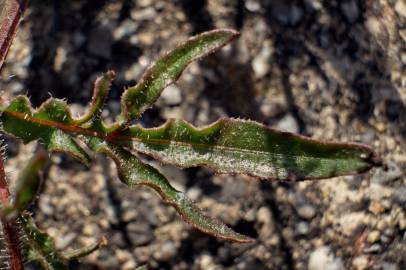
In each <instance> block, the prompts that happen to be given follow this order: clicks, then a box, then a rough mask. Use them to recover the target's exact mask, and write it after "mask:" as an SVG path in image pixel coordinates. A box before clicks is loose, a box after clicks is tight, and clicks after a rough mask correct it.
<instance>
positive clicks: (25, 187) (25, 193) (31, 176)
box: [12, 150, 48, 213]
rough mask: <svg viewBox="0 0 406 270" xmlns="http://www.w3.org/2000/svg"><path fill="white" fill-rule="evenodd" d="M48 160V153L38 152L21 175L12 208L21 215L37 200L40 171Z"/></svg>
mask: <svg viewBox="0 0 406 270" xmlns="http://www.w3.org/2000/svg"><path fill="white" fill-rule="evenodd" d="M47 160H48V155H47V153H46V152H45V151H44V150H43V151H38V152H37V153H36V154H35V155H34V156H33V157H32V158H31V160H30V161H29V162H28V164H27V165H26V166H25V168H24V169H23V170H22V171H21V172H20V173H19V175H18V179H17V187H16V191H15V196H14V201H13V206H12V208H13V209H15V210H16V211H18V212H19V213H21V212H22V211H24V210H26V209H27V208H28V207H29V206H30V205H31V203H32V202H33V201H34V200H35V199H36V197H37V195H38V192H39V189H40V187H41V182H42V181H41V175H40V171H41V170H43V169H44V167H45V164H46V162H47Z"/></svg>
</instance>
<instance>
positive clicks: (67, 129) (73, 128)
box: [3, 110, 348, 160]
mask: <svg viewBox="0 0 406 270" xmlns="http://www.w3.org/2000/svg"><path fill="white" fill-rule="evenodd" d="M3 113H4V114H6V115H9V116H12V117H16V118H18V119H20V120H23V121H26V122H31V123H36V124H40V125H43V126H47V127H53V128H58V129H61V130H63V131H65V132H70V133H78V134H81V135H87V136H92V137H98V138H101V139H104V140H106V141H108V142H111V143H114V141H116V140H117V139H118V140H123V141H136V142H140V143H145V144H155V145H170V144H178V145H181V146H190V147H200V148H203V149H210V148H218V149H220V150H225V151H227V150H228V151H229V152H240V153H253V152H254V153H258V154H262V155H272V156H285V157H291V158H297V157H298V156H300V158H303V159H316V160H342V159H348V158H345V157H343V158H337V157H335V158H332V157H316V156H306V155H291V154H280V153H273V152H267V151H259V150H251V149H243V148H234V147H228V146H223V145H209V144H202V143H187V142H181V141H174V140H166V139H155V138H154V139H151V138H140V137H131V136H125V135H117V134H114V132H112V133H110V134H109V133H105V132H100V131H94V130H89V129H86V128H83V127H80V126H76V125H68V124H64V123H60V122H57V121H53V120H49V119H40V118H35V117H32V116H28V115H27V114H25V113H20V112H15V111H7V110H6V111H4V112H3Z"/></svg>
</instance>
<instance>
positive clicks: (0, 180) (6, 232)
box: [0, 154, 24, 270]
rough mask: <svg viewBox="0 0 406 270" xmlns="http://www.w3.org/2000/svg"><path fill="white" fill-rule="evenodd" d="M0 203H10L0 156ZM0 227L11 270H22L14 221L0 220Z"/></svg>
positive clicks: (2, 160) (0, 156) (0, 155)
mask: <svg viewBox="0 0 406 270" xmlns="http://www.w3.org/2000/svg"><path fill="white" fill-rule="evenodd" d="M0 202H1V205H3V206H4V205H8V204H9V203H10V191H9V190H8V185H7V181H6V174H5V171H4V159H3V156H2V154H0ZM1 225H2V230H3V236H4V241H5V246H6V248H7V255H8V256H9V258H10V261H9V263H10V267H11V268H10V269H11V270H23V269H24V266H23V260H22V256H21V251H20V246H19V244H20V242H19V237H18V229H17V224H16V221H15V219H12V220H7V219H6V218H4V217H2V218H1Z"/></svg>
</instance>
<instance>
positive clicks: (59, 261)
mask: <svg viewBox="0 0 406 270" xmlns="http://www.w3.org/2000/svg"><path fill="white" fill-rule="evenodd" d="M18 221H19V223H20V225H21V228H22V230H23V232H24V236H25V239H24V240H25V241H24V244H25V245H26V246H27V248H28V250H27V251H26V253H27V254H26V255H27V259H28V260H29V261H35V262H38V263H39V264H41V266H42V267H43V268H44V269H47V270H64V269H67V267H66V263H67V262H66V261H65V260H64V258H63V257H62V256H61V254H60V253H59V251H58V250H57V249H56V248H55V245H54V241H53V239H52V238H51V237H50V236H49V235H48V234H46V233H44V232H41V231H40V230H39V229H38V228H37V226H36V225H35V223H34V220H33V219H32V218H31V217H30V216H29V215H26V214H25V215H21V216H20V217H19V219H18Z"/></svg>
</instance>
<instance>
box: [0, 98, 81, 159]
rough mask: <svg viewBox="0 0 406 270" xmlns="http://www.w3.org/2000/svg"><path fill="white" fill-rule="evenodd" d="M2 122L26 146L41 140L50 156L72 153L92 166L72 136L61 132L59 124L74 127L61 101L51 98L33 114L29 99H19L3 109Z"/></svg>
mask: <svg viewBox="0 0 406 270" xmlns="http://www.w3.org/2000/svg"><path fill="white" fill-rule="evenodd" d="M32 119H35V120H36V121H33V120H32ZM0 122H1V123H2V124H3V126H2V127H3V130H4V131H5V132H7V133H10V134H12V135H14V136H16V137H18V138H20V139H22V140H23V141H24V143H28V142H30V141H33V140H38V139H42V141H43V142H44V143H45V145H46V147H47V149H48V150H49V151H50V152H55V151H58V152H65V153H69V154H70V155H71V156H73V157H75V158H77V159H78V160H80V161H82V162H83V163H85V164H88V163H89V156H88V155H87V154H86V152H85V151H84V150H83V149H82V148H81V147H80V146H79V145H78V144H77V143H76V142H75V140H74V139H73V138H72V136H71V135H69V134H67V133H66V132H64V131H63V130H61V129H60V128H58V124H65V125H67V126H74V124H75V123H74V120H73V119H72V117H71V114H70V111H69V110H68V108H67V105H66V103H65V102H64V101H62V100H58V99H54V98H50V99H48V100H47V101H46V102H45V103H43V104H42V105H41V107H40V108H38V110H34V109H33V108H32V107H31V104H30V102H29V100H28V98H27V97H25V96H18V97H16V98H15V99H14V100H13V101H12V102H11V103H10V104H9V105H8V106H7V107H6V108H5V109H4V111H3V112H2V114H1V115H0ZM47 123H48V124H47ZM49 123H53V124H49Z"/></svg>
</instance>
